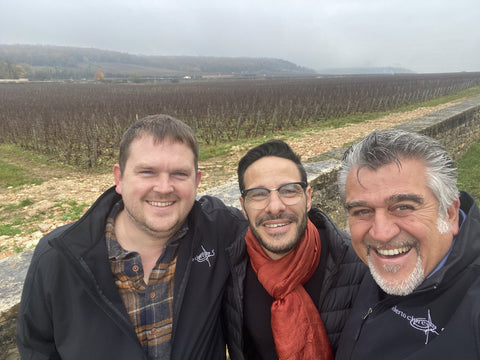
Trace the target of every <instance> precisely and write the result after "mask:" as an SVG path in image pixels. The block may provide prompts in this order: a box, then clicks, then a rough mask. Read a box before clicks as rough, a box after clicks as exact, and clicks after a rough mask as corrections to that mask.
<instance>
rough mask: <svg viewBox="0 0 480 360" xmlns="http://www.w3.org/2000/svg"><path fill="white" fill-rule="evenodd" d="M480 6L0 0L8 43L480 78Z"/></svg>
mask: <svg viewBox="0 0 480 360" xmlns="http://www.w3.org/2000/svg"><path fill="white" fill-rule="evenodd" d="M479 16H480V1H479V0H237V1H231V0H0V44H47V45H62V46H81V47H92V48H99V49H104V50H115V51H121V52H127V53H131V54H142V55H194V56H196V55H200V56H231V57H236V56H248V57H270V58H281V59H284V60H288V61H292V62H294V63H296V64H297V65H300V66H306V67H309V68H313V69H315V70H322V69H325V68H344V67H375V66H392V67H403V68H407V69H410V70H412V71H415V72H456V71H480V20H479Z"/></svg>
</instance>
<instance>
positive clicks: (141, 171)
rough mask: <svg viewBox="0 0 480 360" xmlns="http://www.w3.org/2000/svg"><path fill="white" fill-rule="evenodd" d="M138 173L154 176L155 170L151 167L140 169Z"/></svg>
mask: <svg viewBox="0 0 480 360" xmlns="http://www.w3.org/2000/svg"><path fill="white" fill-rule="evenodd" d="M138 174H139V175H141V176H152V175H153V174H154V171H153V170H151V169H139V170H138Z"/></svg>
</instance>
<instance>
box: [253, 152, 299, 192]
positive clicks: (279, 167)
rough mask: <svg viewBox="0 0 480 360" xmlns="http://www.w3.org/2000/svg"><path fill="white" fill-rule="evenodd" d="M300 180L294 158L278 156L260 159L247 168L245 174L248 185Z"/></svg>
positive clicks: (268, 184) (265, 184) (268, 185)
mask: <svg viewBox="0 0 480 360" xmlns="http://www.w3.org/2000/svg"><path fill="white" fill-rule="evenodd" d="M300 180H301V175H300V170H298V168H297V165H296V164H295V163H294V162H293V161H292V160H288V159H285V158H280V157H277V156H265V157H262V158H261V159H258V160H257V161H255V162H253V163H252V164H251V165H250V166H249V167H248V168H247V169H246V170H245V174H244V182H245V186H246V187H257V186H265V187H271V186H279V185H282V184H285V183H287V182H295V181H300Z"/></svg>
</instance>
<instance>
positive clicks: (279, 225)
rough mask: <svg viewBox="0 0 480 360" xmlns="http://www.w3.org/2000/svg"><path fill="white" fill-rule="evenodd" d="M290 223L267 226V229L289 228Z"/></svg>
mask: <svg viewBox="0 0 480 360" xmlns="http://www.w3.org/2000/svg"><path fill="white" fill-rule="evenodd" d="M288 224H289V223H288V222H287V223H282V224H265V227H267V228H271V229H274V228H278V227H282V226H287V225H288Z"/></svg>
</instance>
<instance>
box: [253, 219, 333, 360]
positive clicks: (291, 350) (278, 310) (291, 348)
mask: <svg viewBox="0 0 480 360" xmlns="http://www.w3.org/2000/svg"><path fill="white" fill-rule="evenodd" d="M245 240H246V243H247V251H248V254H249V255H250V262H251V264H252V268H253V270H254V271H255V273H256V274H257V277H258V280H259V281H260V283H261V284H262V285H263V287H264V288H265V290H267V292H268V293H269V294H270V295H271V296H272V297H273V298H275V301H274V302H273V304H272V307H271V325H272V332H273V338H274V340H275V347H276V350H277V355H278V358H279V359H280V360H287V359H288V360H293V359H295V360H307V359H315V360H324V359H329V360H330V359H333V354H332V349H331V347H330V342H329V340H328V336H327V332H326V331H325V327H324V325H323V322H322V320H321V319H320V315H319V314H318V310H317V308H316V307H315V305H314V303H313V301H312V299H311V298H310V296H309V295H308V293H307V292H306V290H305V289H304V287H303V284H304V283H305V282H306V281H307V280H308V279H309V278H310V277H311V276H312V275H313V273H314V272H315V270H316V269H317V266H318V263H319V261H320V235H319V234H318V231H317V229H316V228H315V226H314V225H313V224H312V222H311V221H310V220H308V223H307V229H306V231H305V234H304V236H303V237H302V239H301V240H300V242H299V244H298V245H297V246H296V248H295V249H293V250H292V251H291V252H290V253H288V254H287V255H286V256H284V257H283V258H281V259H279V260H272V259H270V257H269V256H268V255H267V254H266V253H265V251H264V250H263V249H262V247H261V246H260V244H259V243H258V240H257V239H256V238H255V236H254V235H253V234H252V232H251V230H250V228H249V229H248V231H247V234H246V236H245Z"/></svg>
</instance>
